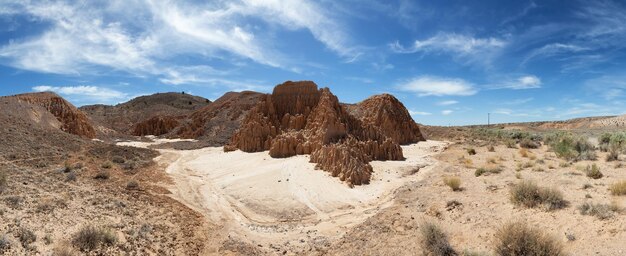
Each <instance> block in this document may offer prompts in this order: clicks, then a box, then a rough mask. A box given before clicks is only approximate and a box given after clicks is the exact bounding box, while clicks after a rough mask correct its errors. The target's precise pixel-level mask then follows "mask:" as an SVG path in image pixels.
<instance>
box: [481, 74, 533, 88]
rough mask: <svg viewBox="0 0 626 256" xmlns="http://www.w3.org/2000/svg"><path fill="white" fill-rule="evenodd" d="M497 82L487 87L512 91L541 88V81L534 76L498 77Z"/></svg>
mask: <svg viewBox="0 0 626 256" xmlns="http://www.w3.org/2000/svg"><path fill="white" fill-rule="evenodd" d="M496 80H499V81H498V82H495V83H493V84H490V85H487V86H486V87H488V88H490V89H512V90H524V89H537V88H541V84H542V82H541V79H540V78H539V77H537V76H534V75H523V76H516V77H510V76H508V77H499V78H496Z"/></svg>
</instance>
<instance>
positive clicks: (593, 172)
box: [585, 164, 604, 179]
mask: <svg viewBox="0 0 626 256" xmlns="http://www.w3.org/2000/svg"><path fill="white" fill-rule="evenodd" d="M585 174H587V177H589V178H592V179H599V178H602V177H603V176H604V175H603V174H602V172H601V171H600V168H599V167H598V166H597V165H596V164H592V165H587V167H586V168H585Z"/></svg>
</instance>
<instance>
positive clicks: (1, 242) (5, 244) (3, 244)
mask: <svg viewBox="0 0 626 256" xmlns="http://www.w3.org/2000/svg"><path fill="white" fill-rule="evenodd" d="M10 248H11V240H10V239H9V237H8V236H7V235H6V234H4V235H2V236H0V253H1V252H3V251H5V250H8V249H10Z"/></svg>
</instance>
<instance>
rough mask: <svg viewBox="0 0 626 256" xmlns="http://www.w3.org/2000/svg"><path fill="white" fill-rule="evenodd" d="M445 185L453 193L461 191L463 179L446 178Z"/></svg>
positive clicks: (444, 179)
mask: <svg viewBox="0 0 626 256" xmlns="http://www.w3.org/2000/svg"><path fill="white" fill-rule="evenodd" d="M443 183H444V184H446V186H448V187H450V188H451V189H452V191H461V178H459V177H456V176H455V177H444V178H443Z"/></svg>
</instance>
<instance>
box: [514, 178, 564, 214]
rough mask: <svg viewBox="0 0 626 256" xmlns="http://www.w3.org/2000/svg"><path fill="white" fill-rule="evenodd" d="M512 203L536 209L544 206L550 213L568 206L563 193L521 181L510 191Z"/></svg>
mask: <svg viewBox="0 0 626 256" xmlns="http://www.w3.org/2000/svg"><path fill="white" fill-rule="evenodd" d="M510 198H511V202H512V203H513V204H515V205H518V206H524V207H527V208H535V207H537V206H544V208H545V209H546V210H548V211H551V210H556V209H561V208H565V207H566V206H567V204H568V202H567V201H565V200H564V199H563V194H562V193H561V191H558V190H556V189H552V188H544V187H539V186H537V185H536V184H535V183H533V182H531V181H521V182H520V183H518V184H516V185H514V186H513V187H512V188H511V191H510Z"/></svg>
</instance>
